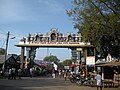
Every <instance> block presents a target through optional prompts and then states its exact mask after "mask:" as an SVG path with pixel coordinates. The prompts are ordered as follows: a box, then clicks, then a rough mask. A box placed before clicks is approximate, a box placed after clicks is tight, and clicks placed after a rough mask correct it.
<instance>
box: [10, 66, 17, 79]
mask: <svg viewBox="0 0 120 90" xmlns="http://www.w3.org/2000/svg"><path fill="white" fill-rule="evenodd" d="M11 72H12V79H14V80H15V79H16V69H15V68H14V67H13V68H12V71H11Z"/></svg>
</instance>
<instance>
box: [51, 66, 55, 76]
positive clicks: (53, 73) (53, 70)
mask: <svg viewBox="0 0 120 90" xmlns="http://www.w3.org/2000/svg"><path fill="white" fill-rule="evenodd" d="M52 77H53V78H55V68H54V67H53V69H52Z"/></svg>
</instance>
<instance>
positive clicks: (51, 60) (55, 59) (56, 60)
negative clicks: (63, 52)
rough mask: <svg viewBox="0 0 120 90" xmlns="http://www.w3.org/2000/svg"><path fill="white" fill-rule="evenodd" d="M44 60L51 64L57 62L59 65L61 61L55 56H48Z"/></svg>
mask: <svg viewBox="0 0 120 90" xmlns="http://www.w3.org/2000/svg"><path fill="white" fill-rule="evenodd" d="M43 60H44V61H49V62H55V63H58V62H59V61H60V60H59V59H58V58H57V57H56V56H53V55H50V56H46V57H45V58H44V59H43Z"/></svg>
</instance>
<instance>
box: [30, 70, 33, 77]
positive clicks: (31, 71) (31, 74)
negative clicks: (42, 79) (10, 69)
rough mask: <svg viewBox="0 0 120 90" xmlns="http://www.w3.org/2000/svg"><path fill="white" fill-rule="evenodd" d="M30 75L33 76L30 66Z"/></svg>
mask: <svg viewBox="0 0 120 90" xmlns="http://www.w3.org/2000/svg"><path fill="white" fill-rule="evenodd" d="M30 77H31V78H32V77H33V69H32V68H30Z"/></svg>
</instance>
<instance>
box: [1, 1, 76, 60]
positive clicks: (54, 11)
mask: <svg viewBox="0 0 120 90" xmlns="http://www.w3.org/2000/svg"><path fill="white" fill-rule="evenodd" d="M71 1H73V0H0V48H5V45H6V44H5V43H6V38H7V32H8V31H10V38H9V45H8V53H9V54H11V53H12V54H13V53H14V54H18V55H19V54H20V53H21V52H20V51H21V49H20V47H16V46H15V45H16V44H18V43H19V40H20V39H21V38H22V37H27V36H28V34H29V33H32V34H35V33H42V34H46V33H47V32H49V31H50V29H51V28H57V29H58V31H59V32H61V33H67V32H70V33H71V32H72V33H77V30H75V29H74V28H73V21H72V20H71V18H70V17H68V15H67V14H66V10H70V8H71V7H72V4H71ZM14 36H15V37H16V38H15V39H11V38H12V37H14ZM49 54H51V55H55V56H57V57H58V59H60V60H65V59H70V58H71V50H69V49H67V48H66V49H63V48H49ZM46 55H48V49H47V48H39V49H37V52H36V59H43V58H44V57H45V56H46Z"/></svg>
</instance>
